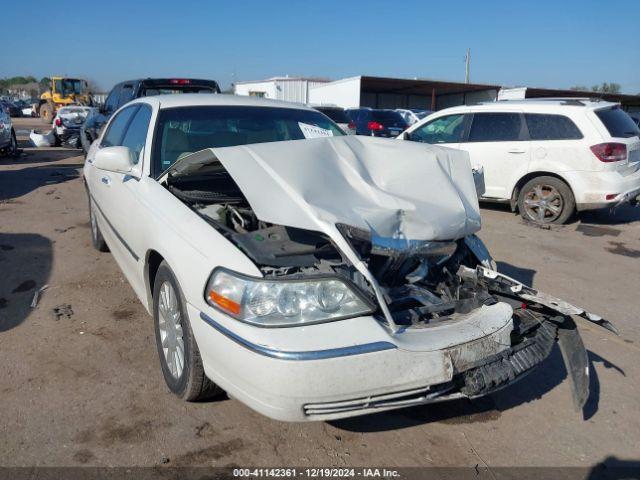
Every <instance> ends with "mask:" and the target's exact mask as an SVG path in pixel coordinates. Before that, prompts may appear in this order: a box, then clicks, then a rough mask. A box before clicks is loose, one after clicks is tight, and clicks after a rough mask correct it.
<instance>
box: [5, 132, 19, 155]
mask: <svg viewBox="0 0 640 480" xmlns="http://www.w3.org/2000/svg"><path fill="white" fill-rule="evenodd" d="M7 153H8V154H9V156H11V157H15V156H16V155H17V154H18V140H17V139H16V132H15V131H14V130H13V128H12V129H11V143H10V144H9V149H8V151H7Z"/></svg>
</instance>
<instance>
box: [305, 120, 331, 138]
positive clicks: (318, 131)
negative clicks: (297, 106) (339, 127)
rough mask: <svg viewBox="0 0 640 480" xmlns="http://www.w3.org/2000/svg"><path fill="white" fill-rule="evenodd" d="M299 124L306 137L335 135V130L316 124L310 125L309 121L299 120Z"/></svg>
mask: <svg viewBox="0 0 640 480" xmlns="http://www.w3.org/2000/svg"><path fill="white" fill-rule="evenodd" d="M298 126H299V127H300V130H302V134H303V135H304V138H322V137H333V132H332V131H331V130H326V129H324V128H320V127H316V126H315V125H309V124H308V123H302V122H298Z"/></svg>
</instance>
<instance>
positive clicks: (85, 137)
mask: <svg viewBox="0 0 640 480" xmlns="http://www.w3.org/2000/svg"><path fill="white" fill-rule="evenodd" d="M80 145H81V147H82V151H83V152H84V154H85V155H86V154H87V153H89V147H91V140H90V139H89V134H88V133H87V132H86V130H84V129H82V128H81V129H80Z"/></svg>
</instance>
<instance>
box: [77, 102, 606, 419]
mask: <svg viewBox="0 0 640 480" xmlns="http://www.w3.org/2000/svg"><path fill="white" fill-rule="evenodd" d="M83 172H84V179H85V184H86V187H87V191H88V196H89V212H90V225H91V229H90V231H91V236H92V242H93V245H94V246H95V247H96V248H97V249H98V250H100V251H106V250H107V249H109V250H110V251H111V252H112V253H113V256H114V258H115V260H116V261H117V263H118V264H119V266H120V268H121V269H122V271H123V273H124V275H125V276H126V278H127V279H128V281H129V282H130V283H131V285H132V287H133V290H134V291H135V292H136V294H137V296H138V297H139V298H140V300H141V301H142V303H143V305H144V306H145V307H146V308H147V310H148V311H149V313H150V314H151V315H152V316H153V319H154V328H155V334H156V346H157V350H158V355H159V357H160V363H161V368H162V373H163V376H164V379H165V381H166V384H167V386H168V388H169V389H170V390H171V391H172V392H174V393H175V394H176V395H178V396H179V397H181V398H183V399H186V400H195V399H198V398H202V397H204V396H208V395H214V394H216V393H219V392H220V391H221V389H224V390H226V391H227V392H228V393H229V395H230V396H232V397H233V398H236V399H238V400H240V401H241V402H244V403H245V404H247V405H248V406H250V407H251V408H253V409H255V410H257V411H258V412H261V413H263V414H265V415H268V416H270V417H272V418H276V419H280V420H292V421H293V420H296V421H302V420H328V419H335V418H341V417H348V416H353V415H361V414H364V413H371V412H380V411H384V410H390V409H394V408H400V407H405V406H410V405H420V404H425V403H430V402H436V401H441V400H445V399H453V398H469V397H471V398H475V397H477V396H481V395H485V394H487V393H489V392H492V391H494V390H496V389H499V388H501V387H504V386H505V385H508V384H510V383H512V382H515V381H516V380H519V379H520V378H522V377H524V376H525V375H526V374H527V373H528V372H530V371H531V369H533V368H535V367H536V366H537V365H539V364H540V363H541V362H542V361H543V360H544V359H545V358H546V357H547V356H548V355H549V354H550V352H551V350H552V347H553V345H554V343H555V341H556V338H558V337H562V338H563V341H560V342H559V345H560V348H561V350H562V353H563V355H562V356H563V358H564V359H565V361H566V362H567V368H566V370H567V372H569V374H568V375H569V377H570V378H571V379H572V381H573V382H574V389H573V391H574V392H575V396H574V399H575V402H576V405H577V406H578V407H581V406H583V405H584V402H585V401H586V399H587V396H588V386H589V379H588V369H589V364H588V358H587V353H586V351H585V349H584V346H583V345H582V341H581V340H580V337H579V333H578V330H577V328H576V326H575V323H574V322H573V320H572V319H571V317H570V316H569V315H570V314H575V315H581V316H583V317H585V318H586V319H587V320H591V321H593V322H596V323H597V324H600V325H603V326H606V327H607V328H610V329H613V327H612V326H611V325H610V323H608V322H607V321H605V320H603V319H601V318H600V317H597V316H595V315H593V314H590V313H587V312H585V311H584V310H582V309H580V308H578V307H574V306H572V305H569V304H567V303H565V302H563V301H561V300H559V299H556V298H554V297H551V296H548V295H545V294H542V293H540V292H537V291H536V290H533V289H531V288H529V287H526V286H524V285H522V284H520V283H518V282H516V281H515V280H512V279H510V278H508V277H505V276H503V275H501V274H499V273H498V272H495V271H494V270H493V269H492V268H493V266H494V265H495V263H494V262H493V260H492V259H491V257H490V256H489V253H488V252H487V250H486V248H485V247H484V245H483V244H482V242H481V241H480V239H479V238H478V237H476V236H475V232H477V231H478V229H479V228H480V212H479V209H478V201H477V198H476V192H475V187H474V182H473V178H472V175H471V168H470V163H469V160H468V156H467V154H466V153H464V152H457V151H454V150H448V151H447V150H445V149H442V148H440V147H437V146H426V147H425V146H424V145H418V144H414V143H410V142H402V143H401V142H397V143H396V144H395V145H394V144H393V143H391V142H389V141H387V140H385V139H379V138H365V137H359V136H354V135H344V134H343V133H342V131H341V130H340V129H339V128H338V127H337V125H336V124H334V123H333V122H332V121H331V120H330V119H329V118H327V117H326V116H325V115H322V114H320V113H319V112H317V111H315V110H313V109H311V108H308V107H304V106H301V105H296V104H293V103H285V102H277V101H272V100H265V99H259V98H252V97H244V96H237V97H236V96H227V95H171V96H159V97H144V98H139V99H137V100H134V101H132V102H130V103H128V104H127V105H125V106H124V107H123V108H121V109H120V110H118V111H116V112H115V114H114V115H113V117H112V118H111V119H110V121H109V122H108V124H107V125H106V128H105V129H104V131H103V133H102V134H101V135H100V137H99V139H98V141H96V142H94V143H93V144H92V145H91V148H90V150H89V153H88V155H87V159H86V162H85V167H84V170H83Z"/></svg>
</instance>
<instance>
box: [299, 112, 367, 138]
mask: <svg viewBox="0 0 640 480" xmlns="http://www.w3.org/2000/svg"><path fill="white" fill-rule="evenodd" d="M310 106H311V107H312V108H315V109H316V110H318V111H319V112H322V113H324V114H325V115H326V116H327V117H329V118H330V119H331V120H333V121H334V122H335V123H337V124H338V126H339V127H340V128H341V129H342V130H343V131H344V132H345V133H346V134H348V135H355V134H356V126H355V123H353V122H352V121H351V119H350V118H349V117H348V116H347V114H346V112H345V111H344V108H342V107H338V106H332V105H310Z"/></svg>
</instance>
